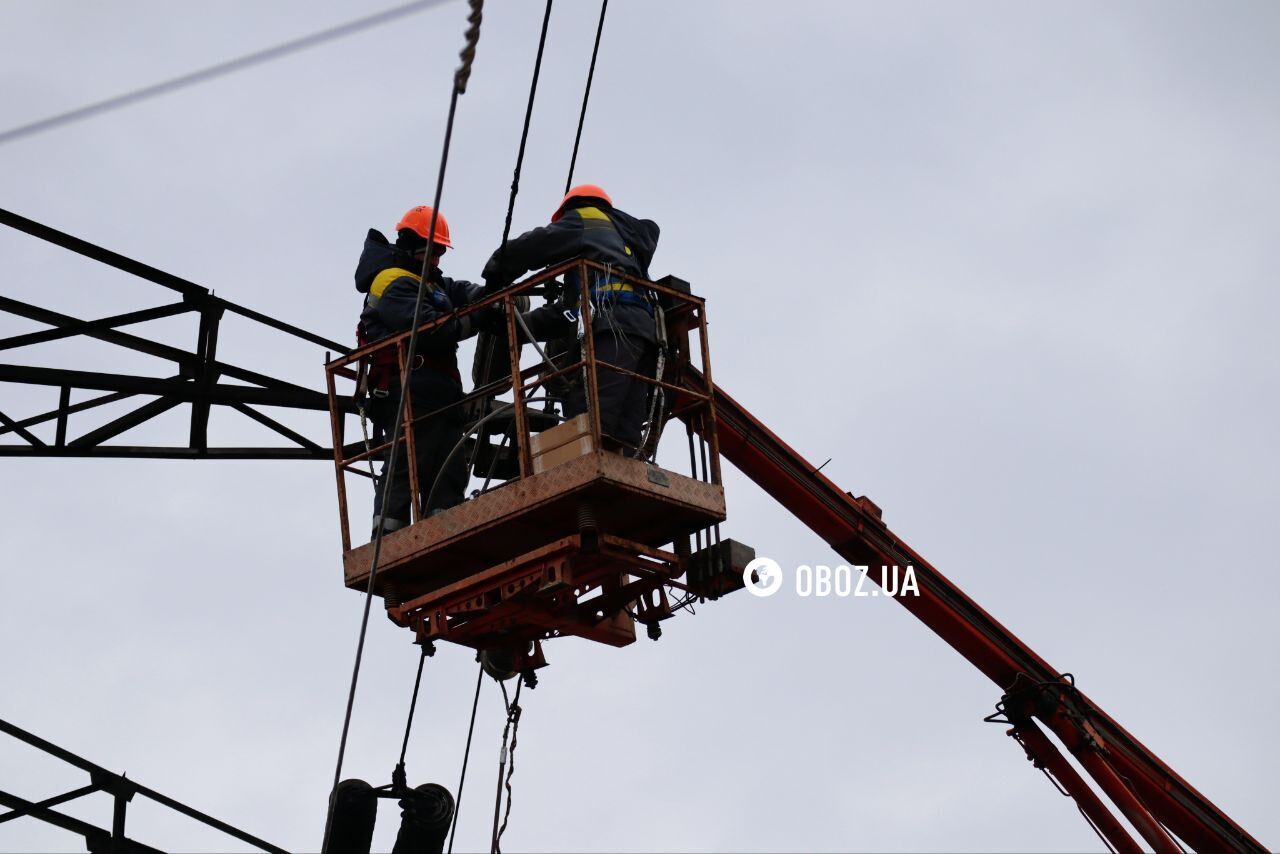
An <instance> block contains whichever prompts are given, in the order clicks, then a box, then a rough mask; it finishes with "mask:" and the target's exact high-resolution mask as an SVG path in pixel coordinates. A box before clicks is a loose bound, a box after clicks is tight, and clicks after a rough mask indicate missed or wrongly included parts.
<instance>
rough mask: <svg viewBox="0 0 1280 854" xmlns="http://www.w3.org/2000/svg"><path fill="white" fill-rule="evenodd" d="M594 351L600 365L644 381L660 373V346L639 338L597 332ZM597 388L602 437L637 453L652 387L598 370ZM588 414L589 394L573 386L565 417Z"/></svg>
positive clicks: (581, 388) (604, 370) (615, 373)
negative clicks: (609, 365)
mask: <svg viewBox="0 0 1280 854" xmlns="http://www.w3.org/2000/svg"><path fill="white" fill-rule="evenodd" d="M595 351H596V361H597V362H608V363H609V364H611V365H617V366H618V367H620V368H625V369H627V370H628V371H632V372H634V373H637V374H640V375H641V376H644V377H652V376H653V375H654V372H655V371H656V370H657V365H658V350H657V346H656V345H655V344H654V343H653V342H652V341H647V340H645V339H644V338H641V337H640V336H637V335H626V334H625V333H621V332H615V331H610V330H600V329H598V330H596V333H595ZM596 386H597V389H598V391H599V395H600V431H601V433H603V434H604V436H605V438H607V439H613V440H614V441H615V442H617V443H618V444H619V445H621V446H622V448H623V450H624V451H627V452H628V453H634V452H635V450H636V449H637V448H638V447H639V446H640V439H641V436H642V431H643V428H644V422H645V418H646V417H648V414H649V410H648V401H649V392H650V390H651V389H652V388H653V386H652V385H650V384H649V383H646V382H642V381H640V380H638V379H636V378H635V377H630V376H627V375H626V374H620V373H618V372H617V371H611V370H609V369H608V368H605V367H599V366H598V367H597V369H596ZM586 411H587V402H586V391H585V389H583V387H582V383H580V382H578V383H574V385H573V388H572V390H571V391H570V392H569V396H568V399H567V400H566V401H565V413H564V414H565V417H566V418H572V417H574V416H575V415H578V414H580V413H583V412H586Z"/></svg>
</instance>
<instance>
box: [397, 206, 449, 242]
mask: <svg viewBox="0 0 1280 854" xmlns="http://www.w3.org/2000/svg"><path fill="white" fill-rule="evenodd" d="M433 213H435V212H434V211H432V210H431V206H430V205H418V206H417V207H415V208H409V210H407V211H405V214H404V216H402V217H400V221H399V222H398V223H396V231H403V230H404V229H406V228H407V229H409V230H410V231H412V232H413V233H414V234H416V235H418V236H419V237H421V238H422V239H423V240H428V239H429V238H428V237H427V235H428V234H430V229H431V216H432V214H433ZM435 244H436V246H443V247H445V248H446V249H452V248H453V244H452V243H450V242H449V221H448V220H446V219H445V218H444V214H439V215H437V216H436V239H435Z"/></svg>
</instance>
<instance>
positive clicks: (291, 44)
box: [0, 0, 443, 145]
mask: <svg viewBox="0 0 1280 854" xmlns="http://www.w3.org/2000/svg"><path fill="white" fill-rule="evenodd" d="M442 2H443V0H415V2H412V3H405V4H404V5H403V6H396V7H395V8H392V9H387V10H385V11H382V12H377V13H375V14H373V15H367V16H366V17H363V18H358V19H356V20H354V21H348V22H347V23H345V24H339V25H338V26H336V27H331V28H330V29H327V30H321V31H320V32H318V33H312V34H311V35H309V36H303V37H302V38H299V39H294V40H293V41H288V42H285V43H283V44H279V45H276V46H275V47H269V48H266V49H265V50H260V51H256V52H254V53H250V54H247V55H245V56H241V57H239V58H237V59H232V60H229V61H227V62H222V63H219V64H217V65H211V66H209V67H208V68H203V69H201V70H199V71H193V72H191V73H189V74H184V75H182V76H181V77H175V78H173V79H172V80H166V81H164V82H163V83H156V84H154V85H151V86H146V87H144V88H142V89H136V90H134V91H132V92H127V93H125V94H123V95H116V96H115V97H113V98H107V99H106V100H105V101H98V102H97V103H95V104H89V105H87V106H84V107H79V108H77V109H74V110H69V111H67V112H65V113H60V114H59V115H56V116H50V117H49V118H47V119H41V120H39V121H36V122H31V123H30V124H26V125H22V126H20V127H16V128H12V129H10V130H7V131H4V132H0V145H2V144H4V143H6V142H12V141H14V140H16V139H19V138H21V137H24V136H30V135H31V134H34V133H39V132H41V131H46V130H52V129H53V128H55V127H59V126H61V125H66V124H70V123H72V122H76V121H79V120H80V119H86V118H89V117H90V116H96V115H98V114H100V113H105V112H109V111H111V110H115V109H118V108H120V107H126V106H128V105H130V104H135V103H137V102H138V101H144V100H146V99H147V98H153V97H155V96H156V95H163V94H165V93H166V92H173V91H175V90H177V89H182V88H185V87H187V86H191V85H194V84H196V83H203V82H204V81H206V80H211V79H213V78H215V77H221V76H222V75H224V74H230V73H232V72H235V71H240V70H242V69H245V68H249V67H251V66H254V65H258V64H260V63H263V62H269V61H270V60H273V59H279V58H280V57H282V56H287V55H288V54H291V53H296V52H298V51H300V50H306V49H307V48H310V47H315V46H316V45H320V44H324V43H325V42H329V41H333V40H334V39H339V38H342V37H343V36H349V35H351V34H352V33H356V32H359V31H361V30H367V29H369V28H370V27H376V26H379V25H381V24H386V23H389V22H391V21H394V20H396V19H398V18H402V17H404V16H406V15H412V14H413V13H415V12H421V11H422V10H424V9H427V8H429V7H431V6H437V5H439V4H440V3H442Z"/></svg>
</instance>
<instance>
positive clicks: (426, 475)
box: [355, 205, 483, 535]
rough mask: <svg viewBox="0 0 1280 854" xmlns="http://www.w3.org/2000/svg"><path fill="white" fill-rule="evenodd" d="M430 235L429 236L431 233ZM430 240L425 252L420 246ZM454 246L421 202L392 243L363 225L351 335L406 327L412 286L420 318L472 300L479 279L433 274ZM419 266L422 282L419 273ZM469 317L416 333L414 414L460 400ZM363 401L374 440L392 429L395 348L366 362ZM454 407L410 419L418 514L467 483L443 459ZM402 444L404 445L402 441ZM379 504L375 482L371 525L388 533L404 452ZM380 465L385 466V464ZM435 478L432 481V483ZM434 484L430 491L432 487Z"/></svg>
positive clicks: (396, 394)
mask: <svg viewBox="0 0 1280 854" xmlns="http://www.w3.org/2000/svg"><path fill="white" fill-rule="evenodd" d="M433 227H434V239H432V240H428V237H429V236H430V235H432V234H433V231H432V228H433ZM428 244H430V253H431V257H430V260H429V262H428V259H427V252H428ZM452 247H453V243H452V242H451V240H450V238H449V223H448V222H447V221H446V220H445V218H444V216H443V215H442V214H441V215H436V214H435V213H434V212H433V211H432V209H431V208H430V207H428V206H426V205H419V206H417V207H414V208H411V209H409V211H407V212H406V213H405V215H404V216H403V217H401V218H400V222H398V223H397V224H396V241H395V243H391V242H389V241H388V240H387V238H386V237H384V236H383V235H382V233H381V232H379V231H378V230H376V229H370V230H369V234H368V236H367V237H366V238H365V242H364V252H363V253H362V254H361V255H360V261H359V263H357V264H356V275H355V279H356V290H357V291H359V292H360V293H362V294H364V295H365V301H364V309H363V311H362V312H361V313H360V324H359V326H358V327H357V337H358V339H359V342H360V344H361V345H362V346H363V345H364V344H369V343H372V342H374V341H378V340H381V339H383V338H387V337H389V336H392V335H396V334H399V333H401V332H405V331H407V330H409V329H410V328H411V327H412V326H413V316H414V310H415V307H416V305H417V302H418V296H419V292H420V291H421V290H422V289H423V288H425V289H426V294H425V299H424V302H423V305H422V315H421V322H422V323H426V322H428V321H430V320H433V319H435V318H437V317H439V316H440V315H443V314H449V313H451V312H453V311H455V310H456V309H458V308H461V307H462V306H464V305H466V304H467V303H469V302H472V301H473V300H474V299H476V298H477V297H478V296H479V295H480V293H481V291H482V290H483V289H482V288H481V287H480V285H477V284H474V283H472V282H466V281H462V280H461V279H451V278H449V277H448V276H445V275H443V274H442V273H441V272H440V258H441V256H443V255H444V253H445V252H447V251H448V250H449V249H451V248H452ZM424 267H425V269H426V272H427V275H426V280H425V281H424V280H423V277H422V273H423V270H424ZM474 332H475V330H474V329H473V327H472V319H471V318H470V317H461V318H454V319H452V320H450V321H448V322H446V323H444V324H443V325H441V326H437V327H435V328H433V329H431V330H429V331H426V332H422V333H420V334H419V336H418V340H417V346H416V351H417V355H416V357H415V358H414V360H413V365H412V366H411V370H410V373H409V389H410V391H411V393H412V398H413V409H414V412H415V414H422V413H425V412H431V411H434V410H437V409H439V408H441V407H443V406H447V405H448V404H450V403H455V402H457V401H459V400H461V399H462V396H463V395H462V377H461V375H460V374H459V372H458V342H459V341H461V340H463V339H465V338H468V337H469V336H471V335H472V334H474ZM366 386H367V394H368V397H367V400H366V401H365V402H366V403H367V406H368V412H369V416H370V418H371V419H372V421H373V423H374V428H375V431H374V432H375V441H377V442H378V443H381V442H383V441H386V437H389V436H390V435H391V431H392V427H393V425H394V423H395V415H396V408H397V407H398V405H399V402H400V393H401V388H400V374H399V367H398V364H397V359H396V351H395V349H394V348H390V347H388V348H385V349H384V350H381V351H379V352H378V353H377V354H376V355H375V356H374V357H373V359H372V364H371V365H370V366H369V373H368V379H367V382H366ZM460 409H461V407H458V408H456V409H454V410H448V411H446V412H444V413H441V414H440V415H437V416H434V417H432V418H428V419H424V420H422V421H419V422H417V426H416V427H415V430H414V456H415V457H417V460H416V463H417V480H418V486H419V488H420V491H421V500H422V501H423V503H424V505H425V502H426V501H427V498H428V494H431V499H430V500H431V506H430V507H425V512H426V513H430V512H432V511H433V510H437V509H443V508H447V507H452V506H453V505H455V504H459V503H461V501H462V497H463V492H464V491H465V490H466V486H467V474H466V464H465V461H464V460H463V459H462V457H461V456H460V455H459V456H455V458H454V459H453V460H450V461H449V463H448V465H447V466H446V465H445V462H446V460H447V459H448V455H449V452H450V450H451V449H452V448H453V446H454V445H455V444H456V443H457V441H458V438H459V436H460V435H461V426H462V413H461V411H460ZM401 447H403V446H401ZM395 468H396V470H395V472H394V475H393V478H392V481H391V484H390V491H389V492H388V494H387V503H386V506H385V507H382V506H380V504H379V502H380V501H381V496H382V483H381V480H379V481H378V482H377V483H376V484H375V493H374V494H375V499H374V517H373V530H374V534H375V535H376V533H377V529H378V525H379V524H382V525H383V526H384V530H385V531H387V532H391V531H394V530H396V529H397V528H402V527H404V526H406V525H408V524H409V519H410V514H409V501H410V496H409V471H408V466H406V465H404V461H403V457H401V458H400V459H398V460H397V463H396V467H395ZM383 471H384V472H385V471H386V464H385V463H384V466H383ZM437 480H438V481H439V482H438V483H437ZM433 486H434V487H435V490H434V493H432V487H433Z"/></svg>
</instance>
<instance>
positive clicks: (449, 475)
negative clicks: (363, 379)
mask: <svg viewBox="0 0 1280 854" xmlns="http://www.w3.org/2000/svg"><path fill="white" fill-rule="evenodd" d="M398 403H399V392H398V391H397V390H392V393H391V394H390V395H388V396H387V397H380V398H379V397H375V398H373V400H372V403H371V405H370V412H369V415H370V417H371V418H372V419H373V423H374V427H375V428H376V430H377V434H380V435H381V436H382V438H380V439H378V440H377V441H379V442H385V441H387V440H388V439H389V438H390V437H391V433H392V429H393V427H394V423H395V414H396V405H397V404H398ZM414 403H415V405H414V409H415V411H417V412H424V411H425V412H430V411H431V410H432V409H436V408H438V407H439V404H435V403H431V402H427V403H421V402H418V396H416V395H415V397H414ZM406 438H407V437H405V436H404V435H403V432H402V434H401V437H400V443H399V445H398V446H397V448H396V464H395V471H394V473H393V474H392V476H391V484H390V490H389V491H388V493H387V503H386V506H385V507H383V506H382V488H383V482H384V478H385V477H386V471H387V462H386V461H385V460H384V462H383V465H382V472H381V473H380V474H379V476H378V477H377V478H376V479H375V481H374V490H375V492H374V500H373V530H374V532H375V533H376V532H377V530H378V522H379V521H380V520H381V519H382V518H383V517H385V518H386V530H387V531H394V530H396V529H397V528H403V527H404V526H405V525H408V524H409V519H410V516H409V467H408V466H407V465H405V456H406V453H405V449H406V447H407V446H408V442H407V441H406ZM461 438H462V418H461V414H460V413H454V412H452V411H446V412H444V413H441V414H440V415H436V416H433V417H431V418H425V419H423V420H421V421H417V422H415V423H414V431H413V454H414V457H415V458H416V464H417V475H416V476H417V479H418V495H419V498H420V501H421V505H420V506H422V507H424V508H426V509H425V511H424V512H425V515H430V514H431V512H432V511H434V510H443V509H446V508H449V507H453V506H454V505H456V504H461V503H462V498H463V494H464V493H465V491H466V488H467V461H466V454H465V453H463V452H462V451H461V450H459V451H458V452H457V453H455V454H453V456H452V458H449V454H450V452H452V451H453V449H454V448H455V447H456V446H457V444H458V441H459V440H460V439H461ZM447 458H448V461H447V462H446V459H447ZM428 500H429V501H430V504H428Z"/></svg>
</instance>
